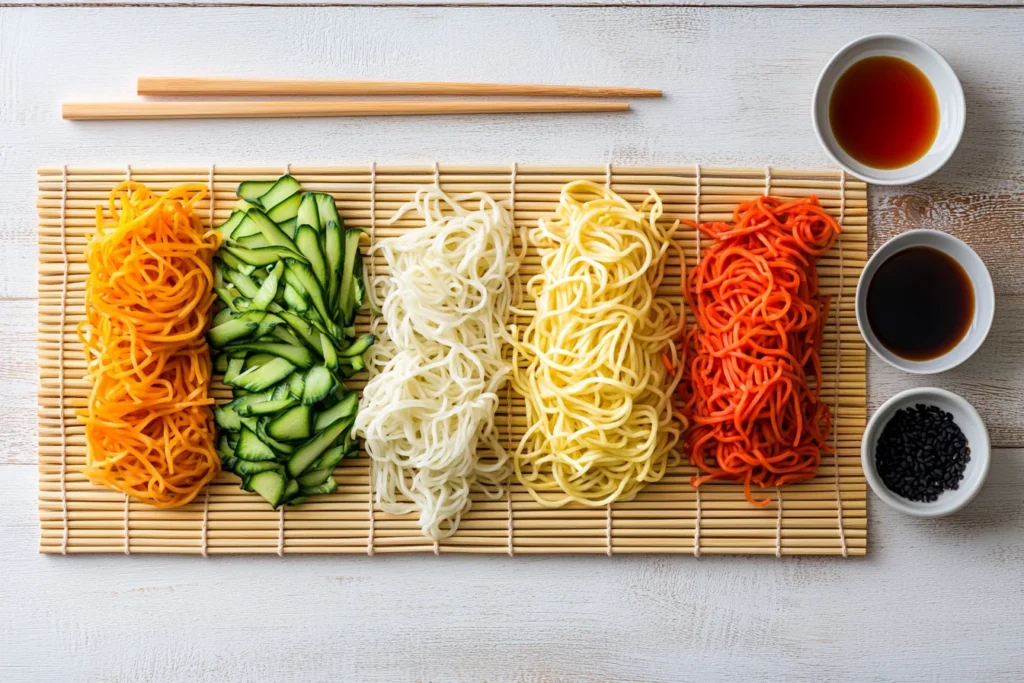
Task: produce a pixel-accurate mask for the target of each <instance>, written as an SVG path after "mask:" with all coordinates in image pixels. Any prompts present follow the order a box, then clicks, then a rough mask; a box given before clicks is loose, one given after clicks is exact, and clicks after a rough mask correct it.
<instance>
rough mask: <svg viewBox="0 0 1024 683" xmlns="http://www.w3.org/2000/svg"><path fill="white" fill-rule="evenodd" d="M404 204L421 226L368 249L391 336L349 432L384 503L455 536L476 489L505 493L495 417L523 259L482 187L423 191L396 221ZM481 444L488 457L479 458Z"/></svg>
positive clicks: (382, 345) (428, 530) (374, 356)
mask: <svg viewBox="0 0 1024 683" xmlns="http://www.w3.org/2000/svg"><path fill="white" fill-rule="evenodd" d="M411 211H415V212H416V213H417V215H418V216H419V218H420V219H422V220H423V222H424V226H423V227H422V228H418V229H414V230H410V231H408V232H406V233H404V234H402V235H401V236H399V237H394V238H389V239H384V240H380V241H378V242H377V243H376V244H375V245H373V246H371V248H370V255H371V257H373V256H374V255H376V254H380V255H382V256H383V257H384V259H385V260H386V261H387V265H388V275H387V276H386V277H380V278H376V279H375V281H374V282H373V283H371V287H370V289H371V291H370V296H371V298H372V299H373V301H374V303H375V304H376V305H377V306H378V307H379V308H380V309H381V312H382V316H383V321H384V322H385V323H386V325H387V331H386V334H385V335H384V338H383V339H382V340H381V341H380V342H378V343H377V344H374V345H373V346H372V347H371V349H370V351H369V353H368V355H367V367H368V369H369V372H370V380H369V382H368V383H367V385H366V388H365V389H364V390H363V397H362V401H361V404H360V407H359V413H358V416H357V418H356V422H355V427H354V430H355V433H356V434H357V435H358V436H361V437H363V439H364V440H365V446H366V452H367V453H368V454H369V455H370V457H371V458H372V463H373V481H374V490H375V491H376V496H377V497H376V500H377V504H378V505H379V506H380V508H381V509H382V510H384V511H385V512H388V513H392V514H408V513H410V512H417V513H419V525H420V528H421V529H422V530H423V534H424V535H425V536H428V537H430V538H432V539H434V540H438V539H441V538H445V537H447V536H450V535H451V534H453V533H455V530H456V529H457V528H458V525H459V521H460V520H461V518H462V514H463V513H464V512H465V511H467V510H468V509H469V506H470V502H471V501H470V489H471V487H473V486H475V485H477V486H479V487H480V488H481V489H483V490H484V491H485V492H486V493H487V495H488V496H490V497H492V498H494V497H500V496H501V495H502V493H503V490H504V487H503V484H504V482H505V480H506V479H507V477H508V454H507V453H506V452H505V449H504V448H502V447H501V444H500V443H499V442H498V438H497V434H496V431H495V425H494V414H495V410H496V409H497V407H498V392H499V390H500V389H501V388H502V387H503V386H504V385H505V383H506V381H507V378H508V374H509V371H510V366H509V362H508V360H507V359H506V357H505V354H504V349H505V348H506V346H505V345H506V344H511V343H512V339H511V337H510V333H509V331H508V329H507V320H508V315H509V310H510V306H511V304H512V303H513V299H514V298H515V297H517V295H518V290H519V283H518V278H517V272H518V269H519V262H520V258H519V257H517V256H516V254H515V250H514V248H513V245H512V236H513V232H514V226H513V222H512V218H511V216H510V215H509V213H508V211H506V210H505V209H504V208H503V207H501V206H499V205H498V204H497V203H496V202H495V201H494V200H493V199H492V198H491V197H490V196H488V195H486V194H484V193H479V192H476V193H473V194H469V195H465V196H459V197H455V198H450V197H448V196H447V195H446V194H444V193H443V192H441V190H439V189H433V188H432V189H422V190H420V191H418V192H417V193H416V198H415V199H414V200H413V201H412V202H410V203H409V204H406V205H405V206H403V207H402V208H400V209H399V210H398V212H397V213H396V215H395V216H394V217H393V218H392V219H391V222H392V223H394V222H395V221H397V220H398V219H399V218H401V217H402V216H404V215H406V214H407V213H409V212H411ZM478 448H479V449H480V452H481V453H487V452H490V453H492V454H493V457H492V458H487V459H485V460H481V459H480V458H479V457H478V455H477V449H478Z"/></svg>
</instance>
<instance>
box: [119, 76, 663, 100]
mask: <svg viewBox="0 0 1024 683" xmlns="http://www.w3.org/2000/svg"><path fill="white" fill-rule="evenodd" d="M138 94H139V95H221V96H236V95H242V96H245V95H256V96H263V95H334V96H346V95H471V96H472V95H485V96H493V95H514V96H519V97H661V96H662V92H661V90H656V89H653V88H632V87H608V86H594V85H542V84H518V83H449V82H434V81H373V80H308V79H288V78H203V77H169V76H140V77H139V81H138Z"/></svg>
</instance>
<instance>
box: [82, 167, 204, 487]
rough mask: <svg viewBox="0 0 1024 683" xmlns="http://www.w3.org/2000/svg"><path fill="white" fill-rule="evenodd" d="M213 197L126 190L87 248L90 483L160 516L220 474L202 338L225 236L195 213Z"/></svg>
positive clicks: (184, 190)
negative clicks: (159, 510) (214, 265)
mask: <svg viewBox="0 0 1024 683" xmlns="http://www.w3.org/2000/svg"><path fill="white" fill-rule="evenodd" d="M205 196H206V187H205V186H204V185H198V184H194V185H181V186H178V187H175V188H174V189H172V190H170V191H169V192H167V193H166V194H165V195H163V196H161V197H158V196H156V195H154V194H152V193H151V192H150V191H149V190H148V189H147V188H146V187H145V186H144V185H142V184H140V183H133V182H124V183H121V184H120V185H118V186H117V187H116V188H114V190H113V191H112V192H111V194H110V202H109V218H108V217H107V216H105V215H104V210H103V207H102V206H98V207H97V208H96V233H95V234H94V235H93V236H92V238H91V239H90V241H89V244H88V246H87V247H86V250H85V257H86V261H87V262H88V265H89V278H88V280H87V281H86V286H85V313H86V318H85V320H83V321H82V322H81V323H80V324H79V326H78V336H79V338H80V339H81V340H82V343H83V344H84V345H85V353H86V360H87V362H88V375H89V380H90V382H91V384H92V391H91V393H90V395H89V405H88V408H86V409H84V410H81V411H79V417H80V419H81V420H82V421H83V422H84V423H85V434H86V442H87V445H88V457H87V466H86V469H85V474H86V476H87V477H88V478H89V480H90V481H91V482H93V483H94V484H100V485H103V486H106V487H108V488H111V489H115V490H118V491H123V492H125V493H127V494H128V495H130V496H132V497H134V498H137V499H139V500H141V501H144V502H146V503H150V504H152V505H156V506H159V507H176V506H179V505H184V504H185V503H188V502H189V501H190V500H192V499H193V498H194V497H195V495H196V494H197V493H198V492H199V491H200V490H201V489H202V487H203V486H205V485H206V484H207V483H208V482H209V481H210V480H211V479H213V478H214V477H215V476H217V473H218V472H219V471H220V460H219V459H218V457H217V453H216V450H215V448H214V442H213V439H214V425H213V416H212V412H211V409H210V406H211V404H212V403H213V399H211V398H209V397H208V395H207V391H208V389H209V386H210V369H211V368H210V352H209V348H208V347H207V345H206V340H205V338H204V334H205V332H206V329H207V323H208V321H209V316H210V306H211V304H212V303H213V298H212V289H213V273H212V271H211V266H210V262H211V259H212V257H213V253H214V252H215V251H216V250H217V246H218V244H219V237H218V236H217V234H216V233H215V232H212V231H205V230H204V228H203V225H202V222H201V221H200V219H199V218H198V217H197V216H196V215H195V213H194V212H193V209H194V207H195V205H196V203H197V202H199V201H201V200H202V199H203V198H204V197H205Z"/></svg>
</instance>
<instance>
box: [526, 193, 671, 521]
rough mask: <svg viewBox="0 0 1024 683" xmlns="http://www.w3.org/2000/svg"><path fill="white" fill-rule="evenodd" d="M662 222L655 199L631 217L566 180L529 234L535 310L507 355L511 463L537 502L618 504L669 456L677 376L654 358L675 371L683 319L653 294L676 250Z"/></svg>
mask: <svg viewBox="0 0 1024 683" xmlns="http://www.w3.org/2000/svg"><path fill="white" fill-rule="evenodd" d="M661 213H662V206H661V200H660V198H659V197H658V196H657V194H655V193H654V192H651V195H650V197H648V198H647V199H646V200H645V201H644V203H643V205H642V206H640V208H639V209H637V208H634V207H633V206H631V205H630V204H629V203H628V202H627V201H626V200H624V199H622V198H621V197H619V196H618V195H617V194H615V193H614V192H611V191H610V190H607V189H605V188H603V187H601V186H599V185H596V184H594V183H592V182H588V181H577V182H573V183H570V184H568V185H566V186H565V187H564V188H563V189H562V193H561V198H560V203H559V206H558V209H557V211H556V214H555V216H554V217H553V218H552V219H550V220H547V221H541V222H540V224H539V227H537V228H535V229H533V230H531V231H530V241H531V242H532V243H533V244H534V245H535V246H536V247H537V248H538V249H539V251H540V253H541V257H542V259H541V263H542V265H541V269H540V271H539V272H538V273H537V274H536V275H534V276H533V277H532V278H531V279H530V281H529V283H528V285H527V291H528V292H529V294H530V297H531V298H532V299H533V300H534V301H535V302H536V313H535V314H534V317H533V319H532V321H531V323H530V325H529V327H528V328H527V330H526V331H525V333H524V334H523V337H522V340H521V341H520V342H518V343H517V344H516V346H515V348H514V359H513V363H512V367H513V387H514V388H515V389H516V391H517V392H518V393H520V394H521V395H522V396H523V397H524V399H525V401H526V411H527V431H526V433H525V435H524V436H523V439H522V441H521V443H520V444H519V448H518V450H517V451H516V453H515V458H514V466H515V472H516V476H517V477H518V479H519V481H520V482H521V483H522V484H523V485H524V486H525V487H526V488H527V489H528V490H529V492H530V493H531V494H532V495H533V497H534V498H535V499H536V500H537V501H538V502H540V503H541V504H544V505H547V506H552V507H554V506H560V505H564V504H566V503H569V502H571V501H575V502H579V503H583V504H585V505H593V506H598V505H606V504H608V503H612V502H614V501H616V500H628V499H630V498H632V497H633V496H635V495H636V492H637V491H638V490H639V489H640V488H641V487H642V486H644V485H645V484H646V483H649V482H654V481H658V480H659V479H661V478H662V477H663V476H664V474H665V470H666V467H667V466H668V461H669V459H670V454H672V455H671V457H676V456H675V455H674V454H673V448H674V446H675V445H676V443H677V442H678V441H679V438H680V435H681V433H682V430H683V429H684V428H685V425H680V423H679V422H678V421H677V420H676V419H675V418H674V417H673V414H672V403H671V396H672V392H673V391H674V389H675V385H676V384H677V383H678V382H679V373H678V371H676V372H670V371H669V370H668V369H667V365H666V364H665V363H663V361H662V357H661V356H662V354H663V353H665V354H666V357H667V359H668V360H670V361H671V364H670V365H671V367H673V368H681V367H682V363H681V362H679V359H678V358H677V357H676V348H675V345H674V344H673V343H672V340H673V339H674V338H677V337H678V335H679V332H680V331H681V325H682V322H681V321H680V320H679V319H678V316H677V315H676V313H675V311H674V310H673V306H672V304H671V303H669V302H668V301H665V300H659V299H657V298H655V292H656V290H657V288H658V285H659V283H660V282H661V280H662V277H663V275H664V269H665V256H666V253H667V250H668V249H669V248H677V249H678V247H677V246H676V245H674V243H673V241H672V234H673V232H674V230H675V227H676V226H672V227H671V228H670V229H668V230H664V229H662V228H661V227H660V226H659V225H658V218H659V217H660V216H661ZM680 261H681V259H680ZM521 312H522V313H524V314H527V315H528V314H529V311H521ZM514 336H516V335H514Z"/></svg>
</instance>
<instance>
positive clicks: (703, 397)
mask: <svg viewBox="0 0 1024 683" xmlns="http://www.w3.org/2000/svg"><path fill="white" fill-rule="evenodd" d="M698 228H699V229H700V231H701V232H702V233H703V234H704V235H707V236H708V237H711V238H713V239H714V240H715V242H714V243H713V244H712V245H711V246H710V247H707V248H705V249H704V250H703V254H702V255H701V259H700V263H698V264H697V267H696V268H693V269H692V270H691V271H690V273H689V276H688V278H687V281H686V284H685V286H684V287H683V294H684V296H685V298H686V301H687V304H688V305H689V307H690V310H691V311H692V312H693V314H694V317H695V318H696V325H694V326H693V327H692V328H691V329H690V330H689V331H688V332H687V333H686V335H685V340H686V344H685V345H686V347H687V350H688V358H687V361H686V364H685V370H684V376H683V381H682V382H680V384H679V388H678V391H679V394H680V398H681V401H680V404H681V406H680V408H681V412H682V414H683V415H684V416H685V417H686V418H688V419H689V420H690V428H689V430H688V431H687V433H686V436H685V443H686V448H687V451H688V453H689V456H690V463H691V464H692V465H694V466H696V467H697V468H698V471H699V472H698V475H697V476H695V477H694V478H693V482H692V483H693V485H694V486H700V485H701V484H702V483H703V482H705V481H708V480H712V479H724V480H732V481H742V482H743V485H744V492H745V494H746V497H747V500H749V501H750V502H751V503H753V504H754V505H758V506H762V505H767V504H768V503H769V502H770V500H768V499H763V500H755V499H754V496H753V493H752V491H751V486H752V485H755V484H756V485H757V486H758V487H760V488H762V489H765V488H772V487H776V486H782V485H784V484H790V483H795V482H800V481H806V480H808V479H811V478H812V477H814V475H815V473H816V472H817V469H818V464H819V462H820V460H821V453H822V452H826V453H830V452H831V449H830V448H829V446H828V443H827V439H828V436H829V432H830V431H831V423H832V417H831V414H830V411H829V407H828V406H827V405H826V404H825V403H824V401H822V399H821V395H820V394H821V362H820V360H819V353H820V351H821V340H822V330H823V327H824V324H825V321H826V320H827V318H828V308H829V300H828V298H827V297H823V296H822V295H821V294H820V293H819V292H818V275H817V268H816V263H817V260H818V257H820V256H821V255H822V254H824V253H825V252H826V251H828V249H829V248H830V247H831V246H832V243H833V242H834V241H835V239H836V236H837V235H838V234H839V232H840V230H841V229H840V227H839V224H838V223H836V221H835V220H833V219H832V217H831V216H829V215H828V213H826V212H825V210H824V209H822V208H821V206H820V204H819V203H818V200H817V198H816V197H807V198H805V199H800V200H795V201H784V200H781V199H777V198H774V197H760V198H758V199H756V200H754V201H750V202H744V203H741V204H740V205H739V206H737V207H736V210H735V213H734V215H733V221H732V224H728V223H705V224H702V225H700V226H698ZM809 377H813V378H814V381H813V384H812V383H811V382H809V381H808V378H809Z"/></svg>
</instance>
